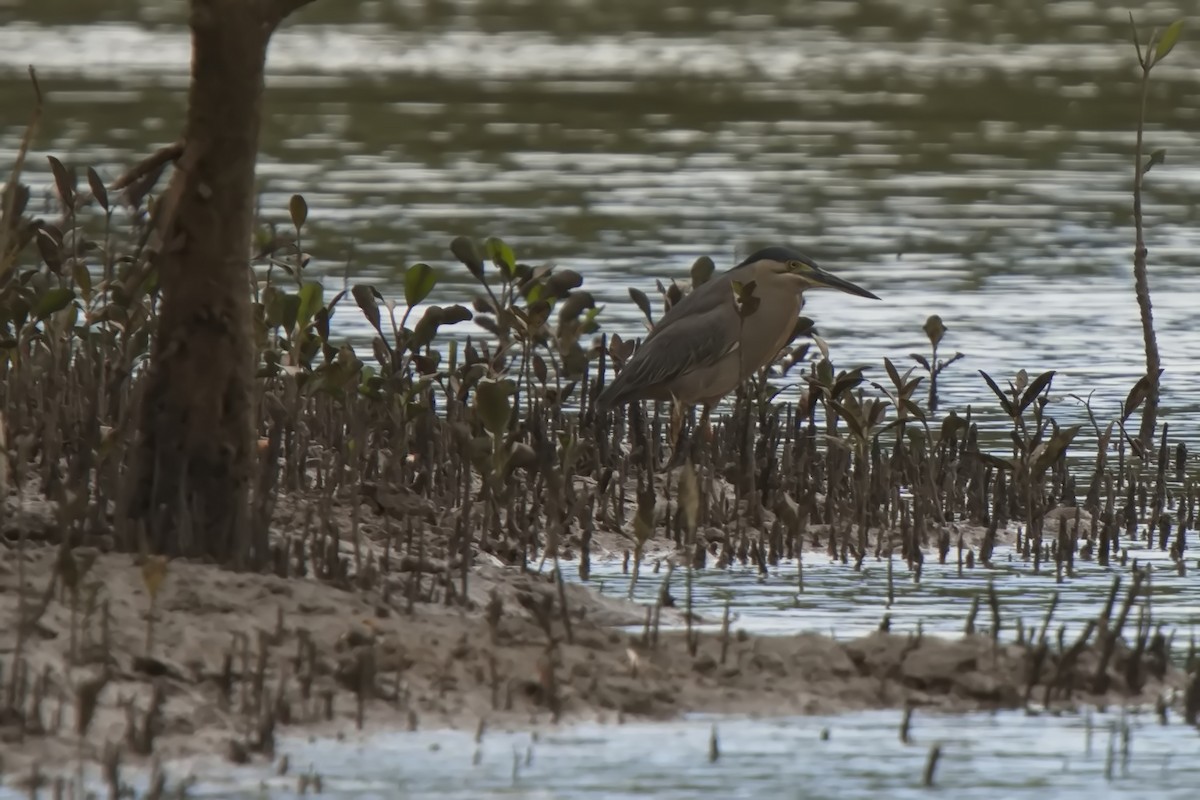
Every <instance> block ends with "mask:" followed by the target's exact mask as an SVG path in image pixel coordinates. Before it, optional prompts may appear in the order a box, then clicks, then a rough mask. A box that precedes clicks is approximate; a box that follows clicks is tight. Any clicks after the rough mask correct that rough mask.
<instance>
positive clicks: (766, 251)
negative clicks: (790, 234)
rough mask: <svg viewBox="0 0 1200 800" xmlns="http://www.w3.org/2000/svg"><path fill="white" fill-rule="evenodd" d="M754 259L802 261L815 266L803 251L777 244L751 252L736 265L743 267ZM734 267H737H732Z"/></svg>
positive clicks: (784, 262)
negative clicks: (799, 251)
mask: <svg viewBox="0 0 1200 800" xmlns="http://www.w3.org/2000/svg"><path fill="white" fill-rule="evenodd" d="M756 261H778V262H780V263H783V264H786V263H787V262H789V261H803V262H804V263H805V264H808V265H809V266H814V267H815V266H816V264H814V263H813V260H812V259H811V258H809V257H808V256H806V255H804V254H803V253H798V252H796V251H795V250H793V249H792V248H790V247H780V246H778V245H776V246H774V247H764V248H763V249H761V250H758V251H757V252H754V253H752V254H751V255H749V256H748V257H747V258H746V259H745V260H744V261H742V263H740V264H738V265H737V266H738V267H744V266H746V265H747V264H753V263H755V262H756ZM734 269H737V267H734Z"/></svg>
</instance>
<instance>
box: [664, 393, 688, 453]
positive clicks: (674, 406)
mask: <svg viewBox="0 0 1200 800" xmlns="http://www.w3.org/2000/svg"><path fill="white" fill-rule="evenodd" d="M683 415H684V405H683V403H682V402H680V401H679V400H677V399H675V398H672V399H671V424H670V428H669V431H668V433H669V437H668V438H669V439H670V441H671V444H672V446H674V445H677V444H678V443H679V435H680V433H682V432H683Z"/></svg>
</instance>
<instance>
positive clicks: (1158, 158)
mask: <svg viewBox="0 0 1200 800" xmlns="http://www.w3.org/2000/svg"><path fill="white" fill-rule="evenodd" d="M1166 160H1167V151H1166V149H1165V148H1162V147H1160V148H1158V149H1157V150H1155V151H1154V152H1152V153H1151V154H1150V157H1149V158H1148V159H1146V164H1145V166H1143V167H1142V174H1143V175H1145V174H1146V173H1147V172H1149V171H1150V170H1151V169H1152V168H1154V167H1156V166H1158V165H1159V164H1162V163H1163V162H1164V161H1166Z"/></svg>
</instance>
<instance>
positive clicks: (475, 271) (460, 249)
mask: <svg viewBox="0 0 1200 800" xmlns="http://www.w3.org/2000/svg"><path fill="white" fill-rule="evenodd" d="M450 252H451V253H453V254H454V257H455V258H457V259H458V260H459V261H461V262H462V263H463V264H464V265H465V266H466V268H467V269H468V270H469V271H470V273H471V274H472V275H474V276H475V279H476V280H478V281H480V282H481V283H482V282H483V280H484V278H483V256H482V255H480V253H479V248H478V247H476V246H475V242H473V241H471V240H470V239H468V238H467V237H466V236H456V237H454V241H452V242H450Z"/></svg>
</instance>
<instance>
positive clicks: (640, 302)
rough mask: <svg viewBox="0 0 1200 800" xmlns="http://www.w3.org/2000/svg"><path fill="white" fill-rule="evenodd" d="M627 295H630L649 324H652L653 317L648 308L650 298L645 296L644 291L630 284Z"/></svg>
mask: <svg viewBox="0 0 1200 800" xmlns="http://www.w3.org/2000/svg"><path fill="white" fill-rule="evenodd" d="M629 297H630V299H632V300H633V302H634V303H635V304H636V305H637V307H638V308H640V309H641V310H642V313H643V314H645V315H646V320H647V321H648V322H649V323H650V324H651V325H653V324H654V317H653V316H652V314H651V310H650V298H649V297H646V293H645V292H643V291H642V290H641V289H637V288H635V287H633V286H630V287H629Z"/></svg>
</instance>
